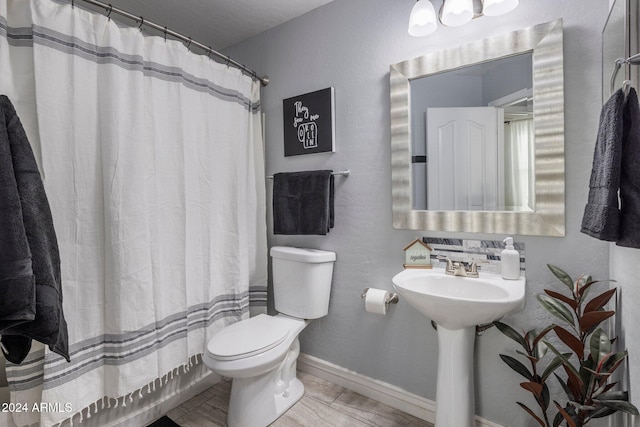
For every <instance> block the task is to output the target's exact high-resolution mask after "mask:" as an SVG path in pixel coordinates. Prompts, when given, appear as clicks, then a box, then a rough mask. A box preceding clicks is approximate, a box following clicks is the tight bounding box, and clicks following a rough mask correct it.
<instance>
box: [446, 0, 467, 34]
mask: <svg viewBox="0 0 640 427" xmlns="http://www.w3.org/2000/svg"><path fill="white" fill-rule="evenodd" d="M472 18H473V0H445V2H444V6H442V17H441V18H440V20H441V21H442V23H443V24H444V25H447V26H450V27H457V26H458V25H463V24H466V23H467V22H469V21H471V19H472Z"/></svg>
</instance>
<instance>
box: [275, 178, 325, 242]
mask: <svg viewBox="0 0 640 427" xmlns="http://www.w3.org/2000/svg"><path fill="white" fill-rule="evenodd" d="M333 222H334V216H333V171H330V170H318V171H308V172H288V173H277V174H275V175H274V176H273V233H274V234H305V235H307V234H319V235H325V234H327V233H328V232H329V229H330V228H333Z"/></svg>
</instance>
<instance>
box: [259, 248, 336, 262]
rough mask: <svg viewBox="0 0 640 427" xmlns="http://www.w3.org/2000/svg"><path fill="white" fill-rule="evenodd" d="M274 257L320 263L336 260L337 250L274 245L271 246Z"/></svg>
mask: <svg viewBox="0 0 640 427" xmlns="http://www.w3.org/2000/svg"><path fill="white" fill-rule="evenodd" d="M271 256H272V257H273V258H279V259H286V260H289V261H298V262H308V263H318V262H331V261H335V260H336V254H335V252H329V251H322V250H320V249H308V248H293V247H289V246H274V247H272V248H271Z"/></svg>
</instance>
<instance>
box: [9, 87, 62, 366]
mask: <svg viewBox="0 0 640 427" xmlns="http://www.w3.org/2000/svg"><path fill="white" fill-rule="evenodd" d="M0 200H1V201H2V202H1V203H2V205H1V206H2V208H1V209H0V215H2V216H1V217H0V219H1V222H0V223H1V224H2V227H1V229H2V231H1V232H0V239H1V240H0V257H1V258H0V274H2V277H1V279H2V280H1V281H0V301H2V303H0V335H2V346H3V353H5V357H6V358H7V360H9V361H10V362H13V363H21V362H22V361H23V360H24V358H25V357H26V355H27V353H28V352H29V349H30V347H31V340H32V339H35V340H37V341H40V342H42V343H44V344H47V345H49V348H50V349H51V350H52V351H54V352H56V353H58V354H60V355H61V356H63V357H64V358H65V359H67V360H69V349H68V347H69V345H68V336H67V323H66V321H65V319H64V315H63V312H62V286H61V281H60V255H59V252H58V242H57V239H56V235H55V230H54V228H53V219H52V217H51V211H50V209H49V202H48V200H47V196H46V194H45V191H44V186H43V184H42V180H41V178H40V173H39V171H38V167H37V164H36V161H35V158H34V156H33V151H32V150H31V145H30V144H29V140H28V139H27V135H26V134H25V132H24V129H23V127H22V123H20V119H19V118H18V115H17V114H16V111H15V109H14V108H13V105H12V104H11V101H9V98H7V97H6V96H4V95H3V96H0ZM34 315H35V316H34ZM5 350H6V351H5Z"/></svg>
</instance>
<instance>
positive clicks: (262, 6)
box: [78, 0, 332, 50]
mask: <svg viewBox="0 0 640 427" xmlns="http://www.w3.org/2000/svg"><path fill="white" fill-rule="evenodd" d="M101 1H102V2H103V3H108V4H112V5H113V7H115V8H118V9H122V10H124V11H126V12H129V13H131V14H134V15H136V16H142V17H143V18H144V19H146V20H149V21H152V22H154V23H156V24H159V25H161V26H167V28H169V29H170V30H173V31H176V32H178V33H182V34H183V35H185V36H187V37H191V38H192V39H193V40H195V41H198V42H200V43H202V44H204V45H206V46H211V47H213V48H214V49H215V50H222V49H224V48H226V47H228V46H231V45H234V44H236V43H238V42H241V41H243V40H246V39H248V38H250V37H252V36H254V35H256V34H260V33H262V32H263V31H266V30H268V29H270V28H273V27H276V26H278V25H280V24H282V23H284V22H287V21H289V20H291V19H293V18H295V17H297V16H300V15H303V14H305V13H307V12H309V11H310V10H313V9H315V8H317V7H320V6H322V5H324V4H327V3H330V2H331V1H332V0H101ZM78 4H80V2H78ZM88 8H89V9H94V10H96V8H95V7H91V6H88ZM102 11H103V12H104V11H105V10H104V9H102ZM114 17H115V16H114ZM121 19H122V22H126V23H128V24H132V25H133V24H134V23H133V22H130V21H129V20H127V19H126V18H121ZM150 32H151V31H150Z"/></svg>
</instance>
